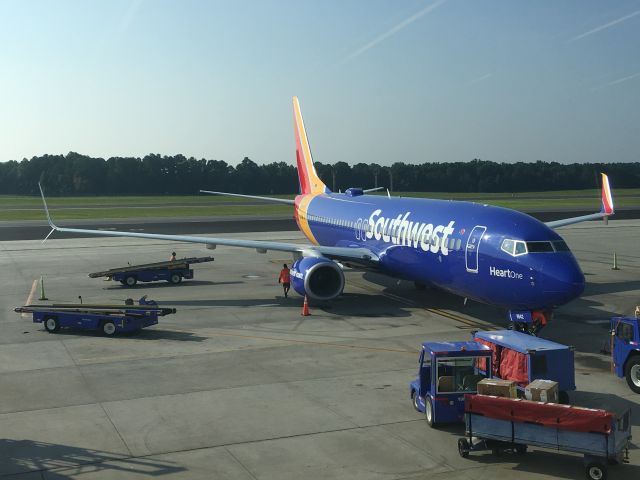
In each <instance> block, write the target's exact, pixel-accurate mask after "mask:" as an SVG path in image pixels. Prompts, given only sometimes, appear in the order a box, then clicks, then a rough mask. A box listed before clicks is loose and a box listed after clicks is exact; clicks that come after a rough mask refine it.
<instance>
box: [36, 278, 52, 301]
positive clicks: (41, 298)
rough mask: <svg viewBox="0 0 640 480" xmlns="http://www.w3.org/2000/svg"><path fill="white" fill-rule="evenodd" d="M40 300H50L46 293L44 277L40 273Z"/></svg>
mask: <svg viewBox="0 0 640 480" xmlns="http://www.w3.org/2000/svg"><path fill="white" fill-rule="evenodd" d="M38 300H49V299H48V298H47V297H45V295H44V277H43V276H42V275H40V298H39V299H38Z"/></svg>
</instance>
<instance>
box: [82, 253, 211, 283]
mask: <svg viewBox="0 0 640 480" xmlns="http://www.w3.org/2000/svg"><path fill="white" fill-rule="evenodd" d="M204 262H213V257H191V258H183V259H178V260H170V261H166V262H156V263H145V264H143V265H127V266H126V267H116V268H112V269H109V270H104V271H102V272H93V273H90V274H89V277H90V278H99V277H106V278H107V280H113V281H115V282H120V283H121V284H122V285H124V286H125V287H134V286H135V285H136V284H137V283H138V282H157V281H167V282H169V283H171V284H172V285H177V284H179V283H180V282H182V280H183V279H189V280H190V279H192V278H193V269H192V268H191V264H193V263H204Z"/></svg>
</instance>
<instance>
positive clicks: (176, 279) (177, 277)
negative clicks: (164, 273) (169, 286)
mask: <svg viewBox="0 0 640 480" xmlns="http://www.w3.org/2000/svg"><path fill="white" fill-rule="evenodd" d="M181 281H182V276H181V275H180V274H179V273H172V274H171V277H169V282H170V283H173V284H174V285H177V284H179V283H180V282H181Z"/></svg>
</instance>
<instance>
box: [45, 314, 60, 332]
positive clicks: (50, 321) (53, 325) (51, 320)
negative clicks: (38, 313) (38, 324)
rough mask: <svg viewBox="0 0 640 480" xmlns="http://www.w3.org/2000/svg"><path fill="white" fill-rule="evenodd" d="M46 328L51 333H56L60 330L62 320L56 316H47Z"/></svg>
mask: <svg viewBox="0 0 640 480" xmlns="http://www.w3.org/2000/svg"><path fill="white" fill-rule="evenodd" d="M43 323H44V329H45V330H46V331H47V332H49V333H56V332H57V331H58V330H60V322H59V321H58V319H57V318H56V317H45V319H44V322H43Z"/></svg>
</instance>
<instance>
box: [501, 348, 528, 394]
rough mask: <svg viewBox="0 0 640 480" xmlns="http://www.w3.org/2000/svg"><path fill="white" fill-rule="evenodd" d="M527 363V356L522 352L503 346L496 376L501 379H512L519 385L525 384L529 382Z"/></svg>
mask: <svg viewBox="0 0 640 480" xmlns="http://www.w3.org/2000/svg"><path fill="white" fill-rule="evenodd" d="M527 365H528V362H527V356H526V355H525V354H524V353H520V352H516V351H515V350H510V349H508V348H503V349H502V355H501V356H500V372H499V373H498V376H499V377H500V378H502V379H503V380H512V381H514V382H516V383H518V384H520V385H521V386H525V385H526V384H528V383H529V368H528V366H527Z"/></svg>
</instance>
